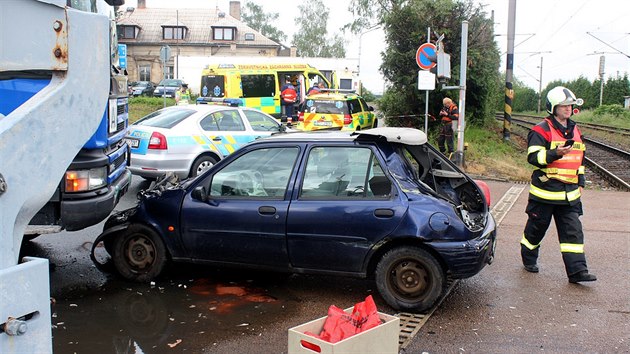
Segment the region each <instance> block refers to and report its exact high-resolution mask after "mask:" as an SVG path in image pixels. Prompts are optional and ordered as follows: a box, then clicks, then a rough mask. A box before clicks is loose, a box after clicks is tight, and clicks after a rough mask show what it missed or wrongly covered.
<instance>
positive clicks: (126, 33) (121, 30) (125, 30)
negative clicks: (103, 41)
mask: <svg viewBox="0 0 630 354" xmlns="http://www.w3.org/2000/svg"><path fill="white" fill-rule="evenodd" d="M118 38H121V39H135V38H136V26H118Z"/></svg>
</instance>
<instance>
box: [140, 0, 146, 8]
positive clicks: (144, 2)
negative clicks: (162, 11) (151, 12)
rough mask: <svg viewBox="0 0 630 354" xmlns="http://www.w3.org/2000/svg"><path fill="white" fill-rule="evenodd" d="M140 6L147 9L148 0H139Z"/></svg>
mask: <svg viewBox="0 0 630 354" xmlns="http://www.w3.org/2000/svg"><path fill="white" fill-rule="evenodd" d="M138 8H139V9H146V8H147V0H138Z"/></svg>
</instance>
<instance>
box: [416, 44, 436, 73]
mask: <svg viewBox="0 0 630 354" xmlns="http://www.w3.org/2000/svg"><path fill="white" fill-rule="evenodd" d="M435 52H436V47H435V44H433V43H424V44H422V45H421V46H420V47H419V48H418V51H416V63H417V64H418V66H419V67H420V69H424V70H429V69H431V68H432V67H434V66H435V63H434V62H432V61H431V60H429V56H435Z"/></svg>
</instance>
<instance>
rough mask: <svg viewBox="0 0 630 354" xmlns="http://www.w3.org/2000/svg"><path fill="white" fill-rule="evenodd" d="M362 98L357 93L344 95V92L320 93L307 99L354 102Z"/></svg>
mask: <svg viewBox="0 0 630 354" xmlns="http://www.w3.org/2000/svg"><path fill="white" fill-rule="evenodd" d="M359 97H360V96H359V95H357V94H356V93H343V92H335V91H330V92H319V93H314V94H311V95H308V96H306V99H312V100H342V101H343V100H354V99H357V98H359Z"/></svg>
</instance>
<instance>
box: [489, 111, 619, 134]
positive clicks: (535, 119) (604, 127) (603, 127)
mask: <svg viewBox="0 0 630 354" xmlns="http://www.w3.org/2000/svg"><path fill="white" fill-rule="evenodd" d="M501 117H503V116H501ZM514 118H518V119H521V120H525V121H529V122H535V123H538V122H540V120H541V119H542V117H539V116H532V115H527V114H512V120H514ZM578 124H579V126H580V127H582V128H588V129H592V130H597V131H601V132H606V133H611V134H616V135H621V136H627V137H630V129H628V128H618V127H611V126H609V125H603V124H596V123H585V122H578Z"/></svg>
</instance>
